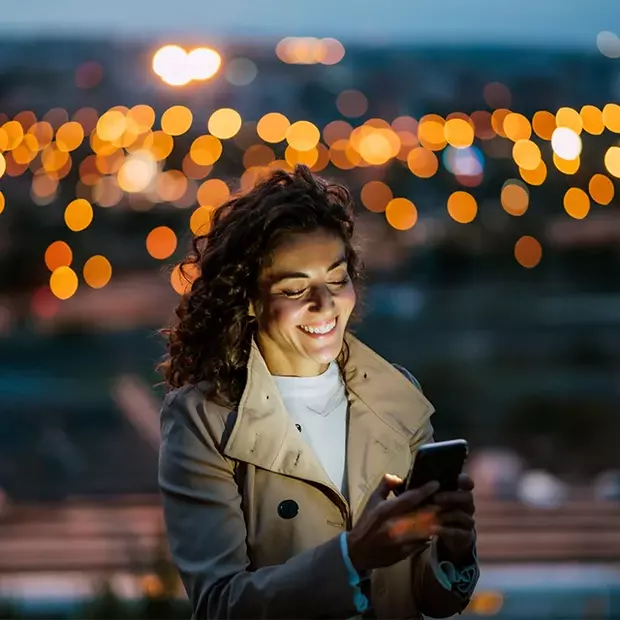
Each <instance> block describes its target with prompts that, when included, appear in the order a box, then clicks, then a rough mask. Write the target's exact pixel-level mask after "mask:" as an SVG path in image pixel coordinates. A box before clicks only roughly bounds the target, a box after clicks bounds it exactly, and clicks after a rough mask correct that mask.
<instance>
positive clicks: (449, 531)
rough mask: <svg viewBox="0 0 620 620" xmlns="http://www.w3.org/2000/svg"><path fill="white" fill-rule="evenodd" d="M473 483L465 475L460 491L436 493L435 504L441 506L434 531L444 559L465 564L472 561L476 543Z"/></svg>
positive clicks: (460, 482) (462, 478)
mask: <svg viewBox="0 0 620 620" xmlns="http://www.w3.org/2000/svg"><path fill="white" fill-rule="evenodd" d="M473 490H474V481H473V480H472V479H471V478H470V477H469V476H467V475H466V474H461V475H460V476H459V480H458V490H457V491H444V492H441V493H437V495H436V496H435V498H434V501H433V503H434V504H436V505H437V506H438V507H439V512H438V513H437V515H436V521H437V525H436V526H435V528H434V531H435V534H436V535H437V537H438V539H439V542H440V549H441V550H442V551H445V552H447V553H441V554H440V555H441V556H445V555H447V556H448V557H442V559H445V560H449V561H454V562H455V563H464V562H467V561H469V560H471V559H472V551H473V548H474V543H475V541H476V534H475V520H474V513H475V506H474V495H473V493H472V491H473Z"/></svg>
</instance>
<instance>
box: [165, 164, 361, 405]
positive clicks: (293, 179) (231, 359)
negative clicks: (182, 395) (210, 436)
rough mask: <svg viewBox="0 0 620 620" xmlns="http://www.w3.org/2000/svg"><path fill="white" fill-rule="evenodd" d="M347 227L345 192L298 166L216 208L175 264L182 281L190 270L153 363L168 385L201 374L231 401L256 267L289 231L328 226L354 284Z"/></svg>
mask: <svg viewBox="0 0 620 620" xmlns="http://www.w3.org/2000/svg"><path fill="white" fill-rule="evenodd" d="M353 228H354V224H353V204H352V200H351V195H350V193H349V191H348V190H347V189H346V188H345V187H344V186H342V185H339V184H337V183H330V182H328V181H325V180H323V179H320V178H318V177H315V176H314V175H313V174H312V173H311V172H310V170H309V169H308V168H307V167H306V166H302V165H298V166H296V167H295V170H294V171H293V172H290V173H289V172H285V171H283V170H276V171H274V172H271V173H270V175H269V176H268V177H267V178H264V179H263V180H261V181H260V182H259V183H258V184H257V185H256V186H255V187H253V188H252V189H251V190H250V191H248V192H245V193H240V194H237V195H235V196H233V197H232V198H230V200H228V201H227V202H226V203H224V204H223V205H221V206H220V207H218V208H217V209H216V210H215V211H214V213H213V217H212V220H211V226H210V229H209V231H208V232H207V233H206V234H204V235H200V236H196V237H195V238H194V239H193V242H192V247H191V251H190V252H189V254H188V256H187V257H186V258H185V259H184V260H183V261H182V263H181V265H180V269H181V273H182V274H184V275H185V277H186V278H187V279H188V281H189V280H190V279H191V276H190V274H191V273H192V272H193V273H197V276H196V277H195V279H193V282H192V284H191V288H190V290H189V291H188V292H187V293H186V294H185V295H183V296H182V298H181V302H180V303H179V305H178V307H177V309H176V316H177V319H178V320H177V322H176V325H174V326H173V327H172V328H171V329H167V330H164V334H165V335H166V337H167V340H168V354H167V357H166V359H165V360H164V362H163V363H162V364H161V365H160V369H161V370H162V371H163V373H164V376H165V380H166V383H167V384H168V386H169V387H171V388H178V387H182V386H184V385H187V384H196V383H198V382H200V381H207V384H208V387H207V396H208V397H209V398H211V399H212V400H215V401H217V402H222V403H224V404H228V405H235V404H238V402H239V399H240V398H241V394H242V393H243V389H244V387H245V382H246V366H247V362H248V357H249V354H250V348H251V342H252V336H253V334H254V332H255V329H256V322H255V320H254V319H253V318H252V317H250V316H249V314H248V310H249V305H250V301H253V300H255V299H256V298H257V293H258V278H259V274H260V272H261V269H262V267H263V265H265V264H266V261H268V260H269V257H270V255H271V252H272V251H273V249H274V248H275V247H276V246H277V244H278V243H279V241H280V240H281V239H282V238H283V237H284V236H286V235H288V234H292V233H300V232H302V233H303V232H313V231H317V230H326V231H329V232H332V233H334V234H335V235H337V236H338V237H339V238H341V239H342V241H343V243H344V245H345V257H346V259H347V261H348V269H349V275H350V277H351V279H352V281H353V283H354V284H357V283H358V281H359V277H360V262H359V258H358V253H357V251H356V249H355V247H354V244H353ZM344 355H345V357H346V351H345V353H344ZM339 361H340V363H341V365H344V364H345V363H346V359H345V360H344V361H343V360H339Z"/></svg>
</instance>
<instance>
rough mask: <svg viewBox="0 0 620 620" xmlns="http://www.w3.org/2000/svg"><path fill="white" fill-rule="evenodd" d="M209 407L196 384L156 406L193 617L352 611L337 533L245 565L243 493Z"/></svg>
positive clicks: (177, 560)
mask: <svg viewBox="0 0 620 620" xmlns="http://www.w3.org/2000/svg"><path fill="white" fill-rule="evenodd" d="M207 406H208V405H207V403H206V400H205V398H204V395H202V394H201V393H200V392H199V390H197V389H191V390H189V391H185V390H181V391H180V392H178V393H177V394H176V395H174V396H171V397H168V398H167V399H166V400H165V401H164V405H163V408H162V412H161V429H162V443H161V447H160V454H159V487H160V490H161V493H162V501H163V510H164V520H165V525H166V530H167V535H168V541H169V545H170V551H171V555H172V560H173V562H174V564H175V566H176V567H177V569H178V570H179V573H180V576H181V580H182V582H183V585H184V587H185V590H186V592H187V595H188V597H189V599H190V602H191V605H192V609H193V617H194V618H196V619H199V618H200V619H202V618H205V619H206V618H209V619H210V618H320V617H326V616H328V617H329V616H335V617H348V616H353V615H355V613H356V612H355V607H354V604H353V592H352V588H351V586H349V584H348V575H347V571H346V566H345V564H344V560H343V558H342V554H341V551H340V545H339V541H338V538H337V537H335V538H334V539H332V540H329V541H327V542H326V543H323V544H322V545H320V546H318V547H316V548H314V549H310V550H307V551H304V552H303V553H300V554H299V555H296V556H294V557H293V558H291V559H290V560H288V561H287V562H285V563H284V564H281V565H278V566H269V567H265V568H259V569H257V570H250V562H249V560H248V554H247V548H246V525H245V520H244V516H243V512H242V509H241V497H240V495H239V491H238V488H237V484H236V482H235V479H234V474H233V470H232V467H231V465H230V464H229V462H228V461H227V460H226V459H225V458H224V457H223V456H222V454H221V452H220V450H219V449H218V445H219V441H220V440H219V439H218V437H217V435H218V433H214V431H213V430H212V429H213V424H209V423H207V411H206V407H207ZM319 592H320V594H321V595H320V596H317V593H319Z"/></svg>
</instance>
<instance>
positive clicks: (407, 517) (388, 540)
mask: <svg viewBox="0 0 620 620" xmlns="http://www.w3.org/2000/svg"><path fill="white" fill-rule="evenodd" d="M400 484H402V480H401V479H400V478H399V477H398V476H392V475H390V474H386V475H385V476H384V477H383V480H382V481H381V484H379V486H378V487H377V489H376V490H375V491H374V493H373V494H372V496H371V497H370V500H369V501H368V504H367V505H366V507H365V509H364V511H363V512H362V514H361V516H360V518H359V520H358V522H357V523H356V524H355V526H354V527H353V529H352V530H351V531H350V532H349V533H348V535H347V542H348V547H349V557H350V558H351V563H352V564H353V566H354V567H355V569H356V570H357V571H358V572H363V571H366V570H370V569H373V568H381V567H384V566H391V565H392V564H395V563H396V562H399V561H400V560H403V559H405V558H406V557H408V556H409V555H411V553H412V552H413V551H414V550H415V548H416V547H417V546H418V545H419V544H420V542H423V541H425V540H428V538H430V536H431V535H432V532H433V529H434V527H436V525H437V523H436V519H435V513H436V512H437V507H435V506H429V505H424V502H425V500H427V499H428V498H429V497H430V496H431V495H433V493H435V492H436V491H437V490H438V488H439V483H437V482H429V483H428V484H425V485H424V486H421V487H420V488H418V489H413V490H411V491H405V492H404V493H402V494H401V495H399V496H398V497H394V498H390V499H387V497H388V495H389V494H390V491H392V490H394V489H396V488H397V487H398V486H399V485H400Z"/></svg>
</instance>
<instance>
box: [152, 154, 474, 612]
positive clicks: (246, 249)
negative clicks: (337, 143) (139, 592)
mask: <svg viewBox="0 0 620 620" xmlns="http://www.w3.org/2000/svg"><path fill="white" fill-rule="evenodd" d="M352 213H353V205H352V201H351V197H350V195H349V192H348V191H347V190H346V188H344V187H342V186H340V185H337V184H333V183H329V182H326V181H324V180H322V179H318V178H315V177H314V176H313V175H312V174H311V172H310V170H309V169H308V168H307V167H305V166H297V167H296V168H295V170H294V172H292V173H287V172H283V171H275V172H273V173H272V174H271V176H269V177H268V178H266V179H265V180H263V181H262V182H260V183H259V184H258V185H257V186H256V187H254V188H253V189H252V190H250V191H248V192H245V193H241V194H238V195H236V196H233V197H232V198H230V199H229V200H228V201H227V202H225V203H224V204H223V205H222V206H221V207H219V208H218V209H216V210H215V212H214V214H213V219H212V222H211V227H210V230H209V232H208V233H207V234H205V235H203V236H198V237H196V238H195V240H194V243H193V247H192V251H191V252H190V254H189V256H188V257H187V259H186V260H185V261H184V262H183V263H182V269H187V270H191V271H192V272H193V273H194V274H195V273H197V274H198V275H197V277H195V279H194V280H193V282H192V284H191V287H190V288H189V291H188V292H187V293H185V295H184V296H183V297H182V300H181V303H180V305H179V307H178V309H177V317H178V322H177V324H176V325H174V326H173V327H172V328H171V329H169V330H167V332H166V334H167V336H168V345H169V347H168V348H169V355H168V358H167V359H166V360H165V362H164V363H163V364H162V369H163V371H164V373H165V377H166V380H167V383H168V384H169V386H170V387H171V388H172V389H171V391H170V393H169V394H168V396H167V397H166V399H165V401H164V405H163V408H162V421H161V422H162V445H161V449H160V463H159V484H160V488H161V490H162V495H163V506H164V516H165V521H166V527H167V531H168V539H169V542H170V549H171V552H172V557H173V560H174V562H175V564H176V566H177V567H178V569H179V572H180V574H181V578H182V580H183V583H184V585H185V588H186V591H187V593H188V595H189V598H190V600H191V603H192V607H193V610H194V617H195V618H224V617H225V618H248V617H251V618H289V619H292V618H319V617H321V618H349V617H353V616H360V614H362V613H363V614H365V615H366V617H376V618H419V617H421V614H427V615H430V616H433V617H444V616H450V615H452V614H454V613H457V612H459V611H462V610H463V609H464V608H465V606H466V605H467V603H468V600H469V597H470V596H471V593H472V592H473V588H474V586H475V584H476V581H477V578H478V568H477V565H476V560H475V550H474V544H475V536H474V520H473V512H474V506H473V496H472V493H471V490H472V488H473V484H472V482H471V480H469V479H468V478H467V477H463V479H462V480H461V481H460V488H459V490H458V491H456V492H452V493H438V494H436V495H435V496H434V500H433V504H434V506H433V507H431V508H429V505H428V503H425V500H426V499H427V498H428V497H429V496H430V495H431V494H433V493H434V492H435V491H437V487H438V485H437V484H436V483H434V482H431V483H429V484H427V485H425V486H423V487H420V488H418V489H413V490H410V491H406V492H404V493H402V494H400V495H399V496H398V497H394V496H390V494H391V491H393V490H394V489H395V488H396V487H397V486H399V485H400V484H401V483H402V480H403V479H404V478H405V476H406V475H407V473H408V471H409V469H410V467H411V464H412V462H413V458H414V455H415V453H416V452H417V450H418V448H419V446H420V445H422V444H423V443H426V442H429V441H432V435H433V430H432V426H431V424H430V416H431V414H432V412H433V407H432V405H431V404H430V403H429V402H428V400H426V398H425V397H424V395H423V394H422V392H421V391H420V390H419V389H418V386H417V382H416V381H415V379H413V377H411V375H409V373H407V372H406V371H404V369H397V368H395V367H394V366H393V365H392V364H390V363H388V362H387V361H386V360H384V359H382V358H381V357H380V356H379V355H377V354H376V353H374V352H373V351H371V350H370V349H368V348H367V347H366V346H364V345H363V344H362V343H361V342H359V341H358V340H357V339H356V338H354V337H353V336H352V335H351V334H350V333H349V332H348V330H347V328H348V325H349V322H350V319H351V317H352V315H353V311H354V308H355V304H356V286H357V284H358V282H359V278H360V267H359V261H358V256H357V252H356V250H355V247H354V243H353V229H354V225H353V215H352ZM390 473H391V474H394V475H390ZM389 496H390V497H389Z"/></svg>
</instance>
